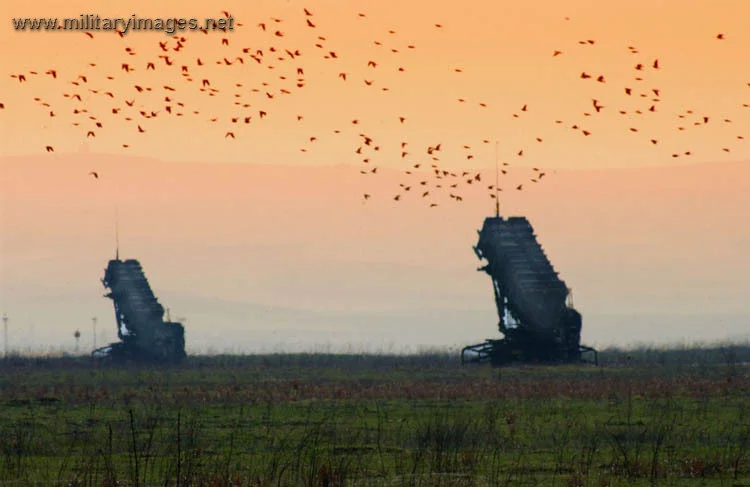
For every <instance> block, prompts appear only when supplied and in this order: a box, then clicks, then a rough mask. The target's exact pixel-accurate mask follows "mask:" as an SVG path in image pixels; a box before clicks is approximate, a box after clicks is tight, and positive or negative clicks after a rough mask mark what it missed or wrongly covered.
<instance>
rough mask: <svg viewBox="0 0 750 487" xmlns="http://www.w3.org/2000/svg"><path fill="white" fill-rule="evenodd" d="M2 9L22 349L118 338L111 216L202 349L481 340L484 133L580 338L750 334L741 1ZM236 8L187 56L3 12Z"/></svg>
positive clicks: (488, 328)
mask: <svg viewBox="0 0 750 487" xmlns="http://www.w3.org/2000/svg"><path fill="white" fill-rule="evenodd" d="M5 5H7V6H8V8H3V14H4V16H5V17H6V18H5V19H4V20H2V22H3V23H2V24H0V52H1V53H2V54H0V61H2V62H1V63H0V65H1V66H2V68H1V69H2V73H0V103H2V104H3V108H2V109H0V191H2V194H1V195H0V196H2V199H1V200H0V202H1V204H2V207H0V210H2V213H1V215H2V219H0V238H2V253H1V254H0V257H1V259H0V263H1V264H2V266H0V272H1V274H0V281H1V282H0V284H2V287H0V290H1V291H2V294H1V295H0V299H1V300H2V306H1V307H2V309H3V310H7V312H8V314H9V315H11V316H12V317H13V323H14V325H13V327H12V329H11V332H12V335H11V336H12V338H13V339H14V341H15V343H17V344H24V346H38V347H48V346H54V345H65V346H67V345H70V344H72V330H74V329H75V328H76V327H80V328H82V329H84V328H85V329H88V328H86V327H88V326H89V323H90V318H91V317H92V316H98V317H99V323H100V325H99V328H100V330H102V331H101V333H102V334H103V335H102V336H101V337H100V340H99V341H100V343H101V342H102V341H103V340H104V339H113V337H114V324H113V323H110V321H112V320H113V317H112V310H111V306H110V304H111V303H109V302H108V301H107V300H105V299H102V298H101V297H100V295H101V294H102V292H103V290H102V289H101V286H100V283H99V278H100V277H101V274H102V273H103V268H104V267H105V266H106V261H107V260H108V259H109V258H111V257H112V248H113V243H112V240H113V233H114V232H113V220H114V213H115V208H117V209H118V211H119V214H120V221H121V227H122V232H121V233H122V243H123V251H124V252H125V254H127V255H126V256H127V257H135V258H138V259H140V260H141V261H142V263H143V265H144V268H145V271H146V274H147V276H148V277H149V279H150V280H151V283H152V287H153V288H154V290H155V292H156V294H157V296H158V297H159V298H160V300H161V301H162V302H163V303H164V305H165V306H167V307H170V308H171V309H173V310H174V312H175V313H177V315H178V316H179V317H183V318H185V319H186V328H187V333H188V335H187V336H188V346H189V348H191V349H192V350H206V349H209V348H213V349H220V350H225V349H230V348H231V349H236V350H258V349H264V348H265V349H268V348H273V347H280V348H285V349H299V348H305V347H310V346H312V345H310V344H312V343H316V344H336V345H337V346H338V345H340V344H346V343H352V344H358V345H357V346H367V347H370V348H375V349H377V348H379V347H380V348H388V347H390V346H394V347H396V348H399V347H401V346H403V345H408V346H412V347H414V346H417V345H419V344H428V345H460V344H466V343H471V342H475V341H481V340H482V339H484V338H488V337H491V336H494V335H495V333H496V331H495V330H496V328H495V324H496V321H497V316H496V314H495V310H494V307H493V301H492V293H491V287H490V283H489V278H488V277H487V276H485V275H483V274H480V273H477V272H476V271H475V270H474V268H475V267H478V266H479V265H481V263H479V262H478V261H477V260H476V258H475V256H474V254H473V252H471V246H472V245H473V244H475V243H476V232H475V230H476V229H478V228H480V227H481V223H482V219H483V218H484V217H485V216H487V214H488V213H490V212H491V210H492V207H493V205H492V200H491V199H490V198H489V194H490V191H488V188H487V186H489V185H491V184H493V183H494V174H493V173H492V170H491V168H492V167H493V166H494V162H495V161H494V143H492V142H494V141H495V140H497V141H498V142H499V154H498V155H499V158H500V160H501V161H502V162H506V163H507V164H508V165H507V166H503V167H505V168H506V170H507V171H508V174H506V175H504V176H503V180H502V187H503V193H501V201H502V204H503V209H504V212H506V211H507V213H508V214H511V213H512V214H518V215H527V216H529V218H530V219H531V220H532V224H533V225H534V226H535V228H536V230H537V234H538V236H539V239H540V241H541V243H542V245H543V246H544V247H545V249H546V250H547V251H548V254H549V255H550V258H551V260H552V263H553V265H555V267H556V268H557V269H558V270H559V271H560V272H561V276H562V278H563V279H565V280H566V282H567V283H568V285H569V286H571V287H572V288H573V289H574V298H575V303H576V306H577V307H579V308H580V309H581V310H582V312H583V314H584V339H585V340H588V341H589V342H591V343H595V344H607V343H630V342H633V341H647V342H649V341H661V342H665V341H682V340H688V341H690V340H694V339H701V340H711V339H724V338H727V337H728V336H741V335H746V334H747V330H748V329H749V328H750V326H749V325H750V310H749V309H748V305H747V304H746V302H747V296H748V294H750V284H748V283H749V282H750V281H749V280H748V279H747V277H746V276H747V275H748V272H750V268H748V264H747V262H748V259H747V258H746V255H745V249H746V248H747V244H750V239H749V238H748V231H747V230H746V229H745V227H746V225H745V222H746V221H747V220H748V218H747V217H748V216H749V215H748V213H749V210H748V208H749V207H750V201H748V196H747V195H748V189H750V188H749V187H748V184H747V182H746V181H747V179H746V178H747V176H748V175H750V173H749V172H748V169H747V165H746V164H745V161H748V160H750V149H748V147H749V146H748V142H747V141H746V140H745V137H750V130H748V129H749V128H750V84H749V83H750V72H748V70H747V68H746V67H747V66H748V53H749V52H750V51H748V50H747V46H748V45H750V4H746V3H745V2H738V1H714V2H704V1H685V0H680V1H677V0H675V1H660V2H654V1H653V0H651V1H645V0H634V1H631V2H628V3H627V4H618V5H617V6H616V7H615V6H614V4H610V3H606V2H595V1H584V0H575V1H541V0H537V1H528V2H517V3H516V4H513V5H510V4H508V3H507V2H491V1H484V0H483V1H477V2H470V3H456V2H443V3H439V2H438V3H435V2H424V1H407V2H391V1H387V2H383V1H377V2H376V1H371V2H370V1H367V2H356V3H354V2H342V1H340V2H334V1H318V2H315V4H303V3H300V2H296V1H285V2H271V1H265V2H250V3H248V2H226V3H224V4H221V5H219V4H216V3H206V2H183V1H181V2H171V1H170V2H159V4H158V6H154V4H153V2H146V1H135V2H129V3H127V4H126V5H125V4H123V6H119V5H118V6H102V4H97V3H94V2H90V1H66V2H57V1H47V2H35V4H34V6H33V8H31V7H30V6H29V4H28V2H21V1H17V0H11V1H9V2H6V3H5V4H4V6H5ZM303 8H307V9H308V11H309V12H310V13H311V14H312V15H306V13H305V12H304V10H303ZM222 10H226V11H228V12H230V13H231V15H232V16H233V18H234V19H235V22H236V23H239V24H242V26H241V27H238V28H237V29H236V30H235V31H233V32H226V33H222V32H210V33H208V34H203V33H201V32H183V33H180V34H178V36H179V37H184V40H180V45H178V40H179V39H174V38H172V37H170V36H168V35H166V34H164V33H163V32H143V31H141V32H130V33H128V34H127V35H125V36H123V37H120V36H118V35H117V34H115V33H112V32H93V38H90V37H89V36H87V35H85V34H84V33H82V32H63V31H56V32H18V31H14V29H13V27H12V21H11V18H13V17H15V18H22V17H28V16H44V17H55V16H57V17H59V18H60V19H62V18H63V17H78V16H79V15H80V14H92V15H99V16H101V17H125V18H128V17H130V16H131V15H132V14H137V15H138V16H140V17H170V18H171V17H184V18H190V17H195V18H198V19H199V20H201V21H202V20H203V19H204V18H205V17H221V16H223V15H224V14H222ZM360 13H362V14H364V16H360V15H359V14H360ZM274 19H280V20H281V22H276V21H275V20H274ZM308 21H309V22H310V23H312V24H313V25H314V27H310V25H309V24H308V23H307V22H308ZM259 23H263V24H264V25H265V27H266V29H265V30H263V29H261V28H260V27H259V25H258V24H259ZM435 24H439V25H440V27H437V26H436V25H435ZM390 31H393V32H390ZM277 32H278V34H277ZM719 34H722V37H723V38H722V39H719V38H717V36H718V35H719ZM320 37H322V39H321V38H320ZM222 40H225V41H224V42H223V41H222ZM589 40H591V41H594V42H593V44H592V43H589V42H587V41H589ZM159 43H164V44H163V47H160V44H159ZM316 44H318V45H319V46H316ZM175 49H177V50H175ZM274 50H275V52H274ZM287 50H288V51H289V52H287ZM258 51H261V52H262V55H260V53H259V52H258ZM556 51H561V53H559V54H558V55H554V56H553V54H554V53H555V52H556ZM131 53H132V54H131ZM251 54H252V55H255V56H256V57H257V58H258V59H260V61H261V62H260V63H259V62H257V61H256V60H255V59H253V58H252V57H251ZM159 56H167V58H166V59H165V58H163V57H162V58H160V57H159ZM334 56H335V57H334ZM238 57H240V58H241V59H242V61H239V60H238V59H237V58H238ZM279 58H281V59H279ZM199 59H200V64H199V62H198V60H199ZM656 60H658V63H656V64H655V61H656ZM167 61H169V63H171V65H167ZM149 62H153V66H154V69H150V67H149V65H148V63H149ZM370 62H372V63H370ZM230 63H231V64H230ZM92 64H93V65H92ZM125 64H126V65H127V68H128V69H129V70H130V71H127V72H126V71H125V70H124V69H123V65H125ZM373 64H374V66H373ZM639 64H641V65H642V69H636V66H637V65H639ZM183 66H185V67H186V68H184V69H183ZM50 70H54V72H55V74H56V77H53V76H51V75H50V74H46V73H47V72H51V71H50ZM32 71H33V72H36V73H37V74H32ZM582 73H586V74H587V75H591V77H590V78H585V79H584V78H582ZM20 75H23V76H24V77H25V81H24V82H22V83H21V82H19V76H20ZM600 76H602V78H601V81H597V78H599V77H600ZM108 77H109V78H111V79H109V78H108ZM344 77H345V78H346V79H343V78H344ZM638 78H640V79H638ZM204 80H205V81H204ZM298 85H301V86H298ZM384 88H385V89H386V90H384ZM76 95H77V96H78V97H80V100H78V98H77V97H76ZM460 100H463V101H460ZM743 104H744V105H747V106H743ZM524 106H525V109H523V108H524ZM597 107H599V109H598V111H597ZM141 112H142V113H141ZM152 112H153V113H152ZM261 112H263V116H261ZM179 114H181V115H179ZM246 117H250V118H249V119H248V123H246V122H245V119H246ZM300 117H301V118H300ZM704 117H707V118H704ZM128 118H129V119H130V120H128ZM402 119H403V120H402ZM355 120H356V123H354V121H355ZM139 127H140V129H139ZM584 131H585V132H584ZM89 132H93V135H90V134H89ZM230 132H231V134H232V135H233V136H234V137H232V136H228V135H227V134H228V133H230ZM586 134H588V135H586ZM365 137H367V139H366V138H365ZM368 139H372V143H370V144H368V143H366V141H367V140H368ZM484 141H490V143H485V142H484ZM438 144H440V150H439V151H437V152H436V151H432V152H433V153H432V154H428V147H433V148H434V147H436V146H437V145H438ZM48 146H49V147H50V148H51V151H48V150H47V147H48ZM376 146H377V147H378V150H375V147H376ZM359 148H361V149H359ZM358 149H359V153H357V152H355V151H357V150H358ZM521 151H523V152H521ZM674 156H677V157H674ZM433 157H436V158H437V159H434V158H433ZM364 159H367V161H366V162H365V161H363V160H364ZM417 164H419V165H420V166H419V167H415V165H417ZM431 164H434V165H437V166H438V167H439V169H440V170H441V171H449V172H454V173H456V174H458V175H459V177H455V178H453V177H451V176H446V177H445V178H444V179H443V180H436V179H435V178H434V177H433V175H432V173H431V172H430V171H431V170H432V169H433V168H430V165H431ZM690 164H698V165H697V166H689V165H690ZM647 166H648V167H654V168H656V169H637V168H644V167H647ZM535 167H536V168H542V171H545V172H546V175H545V179H543V180H541V181H540V183H539V184H536V183H533V182H531V181H530V178H532V177H535V175H537V174H538V173H539V172H540V171H535V170H534V169H533V168H535ZM374 168H378V169H376V171H377V172H376V173H374V174H373V173H372V171H373V169H374ZM488 168H489V170H488ZM615 168H623V169H615ZM425 169H427V170H428V171H427V172H423V171H424V170H425ZM92 170H95V171H97V172H98V173H99V174H100V176H101V177H100V178H99V179H98V180H95V179H94V178H92V177H91V176H90V175H89V174H88V173H89V171H92ZM363 170H366V171H368V174H367V175H363V174H361V173H360V171H363ZM407 170H408V171H411V172H412V173H413V174H405V171H407ZM480 170H481V172H482V176H483V179H482V180H481V181H476V180H474V182H473V183H474V184H472V185H470V186H469V185H467V184H466V179H467V178H468V176H461V173H462V172H463V171H469V172H471V175H470V176H472V177H473V176H474V174H475V173H476V172H477V171H480ZM420 181H427V184H425V185H421V184H420ZM400 184H401V185H403V186H410V187H412V186H413V187H412V188H411V192H406V191H404V188H403V186H399V185H400ZM438 184H440V185H441V186H442V187H438V186H437V185H438ZM453 184H456V187H454V188H452V187H451V185H453ZM518 184H524V190H523V191H516V190H515V187H516V185H518ZM417 191H418V192H417ZM425 191H428V192H429V194H428V195H427V196H425V197H422V194H423V193H424V192H425ZM365 193H366V194H369V195H371V198H370V199H369V200H367V201H366V202H365V201H364V200H363V194H365ZM396 194H402V197H401V200H400V201H394V200H393V198H394V196H395V195H396ZM451 194H452V195H454V196H455V195H460V196H461V197H462V198H463V201H461V202H456V200H455V199H454V198H451V197H450V195H451ZM429 204H437V205H438V206H437V207H434V208H430V207H429ZM698 215H699V216H700V218H698ZM634 316H636V317H637V316H640V318H634ZM87 333H88V332H87ZM107 333H109V334H108V335H107ZM84 339H87V340H88V343H89V345H87V346H90V342H91V340H90V333H88V334H84V337H83V338H82V346H83V344H84ZM66 344H67V345H66ZM362 344H364V345H362Z"/></svg>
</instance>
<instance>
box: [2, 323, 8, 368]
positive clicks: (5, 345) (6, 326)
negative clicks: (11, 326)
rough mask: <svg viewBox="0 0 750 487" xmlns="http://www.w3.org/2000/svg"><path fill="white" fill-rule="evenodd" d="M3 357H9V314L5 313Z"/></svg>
mask: <svg viewBox="0 0 750 487" xmlns="http://www.w3.org/2000/svg"><path fill="white" fill-rule="evenodd" d="M3 358H8V315H7V314H5V313H3Z"/></svg>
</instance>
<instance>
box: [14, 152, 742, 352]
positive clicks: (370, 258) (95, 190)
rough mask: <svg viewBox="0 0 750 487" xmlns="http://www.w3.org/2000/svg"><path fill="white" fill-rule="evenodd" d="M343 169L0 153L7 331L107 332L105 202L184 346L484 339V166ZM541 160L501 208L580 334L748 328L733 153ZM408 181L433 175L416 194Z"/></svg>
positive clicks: (720, 334) (716, 334)
mask: <svg viewBox="0 0 750 487" xmlns="http://www.w3.org/2000/svg"><path fill="white" fill-rule="evenodd" d="M91 170H95V171H97V173H98V175H99V178H98V179H95V178H93V177H92V176H90V175H89V174H88V173H89V171H91ZM359 170H360V167H359V166H356V165H339V166H326V167H313V166H311V167H302V166H287V165H252V164H247V165H243V164H212V163H172V162H162V161H157V160H151V159H146V158H134V157H133V158H131V157H126V156H111V155H104V154H75V155H50V156H44V157H41V156H33V157H31V156H30V157H3V158H0V198H1V199H0V211H1V216H0V236H1V237H2V241H1V244H2V252H1V253H0V257H1V258H2V261H1V264H2V267H1V269H2V272H1V273H0V280H1V281H2V282H0V285H1V286H2V287H0V289H1V290H2V294H1V295H0V299H1V300H2V303H0V307H1V308H2V309H3V310H7V312H8V314H9V315H10V316H12V317H14V321H13V323H16V326H15V327H12V328H11V331H12V333H16V334H17V335H12V337H13V336H15V337H16V338H15V339H14V340H15V342H16V343H31V342H33V343H35V344H42V345H45V344H46V345H50V344H58V343H60V342H61V341H70V342H71V343H72V332H73V330H74V329H75V328H76V327H78V328H81V330H82V331H84V330H88V328H86V327H87V326H89V323H90V318H91V316H94V315H96V316H99V318H100V327H99V328H100V329H101V330H109V331H107V333H109V339H112V338H113V336H114V325H113V319H111V318H109V317H110V316H112V315H111V313H112V310H111V306H110V303H109V302H108V301H107V300H105V299H102V298H101V294H102V291H103V289H102V287H101V284H100V283H99V278H101V276H102V274H103V268H104V267H105V265H106V263H107V260H108V259H110V258H112V256H113V254H114V246H115V244H114V240H115V230H114V227H115V223H114V221H115V208H117V213H118V214H119V228H120V244H121V245H120V246H121V255H122V256H123V257H135V258H138V259H139V260H140V261H141V262H142V264H143V265H144V269H145V271H146V274H147V276H148V277H149V279H150V280H151V284H152V287H153V288H154V290H155V292H156V294H157V296H158V297H159V299H160V301H161V302H162V303H163V304H164V305H165V306H167V307H171V309H172V313H173V317H174V316H175V315H177V316H178V317H185V318H187V321H186V329H187V333H188V347H189V348H192V349H205V348H209V347H213V348H219V349H224V348H234V349H238V350H252V349H260V348H263V347H265V348H268V347H275V346H280V347H287V348H294V347H297V348H300V347H301V348H304V345H305V344H309V343H322V344H325V343H332V344H341V343H369V344H373V343H382V344H391V345H395V346H396V347H399V346H401V345H402V344H408V345H411V346H416V345H418V344H430V345H433V344H460V343H470V342H474V341H477V340H482V339H484V338H487V337H491V336H494V335H496V333H497V332H496V321H497V316H496V313H495V310H494V304H493V301H492V291H491V288H490V282H489V278H488V277H487V276H486V275H484V274H482V273H478V272H476V270H475V269H476V268H477V267H478V266H479V265H481V264H480V262H479V261H477V260H476V257H475V256H474V254H473V252H472V250H471V246H472V245H474V244H475V243H476V238H477V234H476V230H477V229H478V228H480V227H481V224H482V220H483V218H484V217H486V216H488V215H489V214H491V213H492V212H493V203H492V200H490V199H489V197H488V196H487V194H486V193H487V188H486V186H487V185H489V184H493V183H494V171H493V170H492V169H482V170H480V171H479V172H481V179H482V181H481V182H477V181H475V182H474V183H473V184H472V185H471V186H467V189H461V188H455V189H450V188H448V190H446V191H445V192H444V193H445V194H443V195H439V196H437V197H436V198H435V199H431V198H433V195H434V194H436V193H437V192H438V190H436V189H435V188H434V187H431V186H432V185H433V182H434V180H433V179H430V178H431V175H430V174H428V173H422V174H416V175H414V176H412V177H411V180H412V181H411V183H408V184H411V185H412V189H411V191H410V192H408V193H406V195H405V196H403V197H402V201H399V202H396V201H394V200H393V196H394V195H395V194H396V193H397V191H398V190H399V189H400V188H399V186H398V184H399V182H402V181H406V179H405V178H407V176H405V175H404V174H403V173H402V172H400V171H396V170H394V169H387V168H381V169H380V170H379V172H378V174H375V175H367V176H364V175H362V174H360V172H359ZM542 170H544V169H542ZM546 172H547V174H546V175H545V177H544V178H543V179H542V181H541V183H540V184H535V183H531V182H528V181H525V180H526V179H527V178H528V174H530V173H531V170H530V169H529V168H527V169H524V170H515V169H514V170H511V174H509V176H508V179H507V180H506V181H505V183H504V184H503V185H502V186H503V187H504V191H503V192H502V193H501V213H502V214H504V215H524V216H527V217H528V218H529V219H530V221H531V223H532V224H533V225H534V228H535V230H536V233H537V235H538V238H539V240H540V241H541V243H542V245H543V246H544V248H545V250H546V251H547V253H548V255H549V257H550V259H551V261H552V263H553V265H554V266H555V268H556V270H558V271H559V272H560V274H561V277H562V278H563V279H564V280H565V281H566V282H567V283H568V285H569V286H571V287H572V288H573V290H574V295H573V297H574V301H575V305H576V307H578V308H579V309H580V310H581V311H582V313H583V315H584V340H586V341H589V342H592V343H598V344H609V343H620V344H622V343H627V342H633V341H643V342H654V341H657V342H658V341H670V340H683V339H684V340H687V341H692V340H697V339H709V340H710V339H721V338H724V337H725V336H730V335H738V334H742V333H746V332H747V330H748V324H750V319H748V317H749V316H750V305H748V304H747V303H748V302H750V300H748V296H750V277H748V276H750V259H748V257H747V255H746V253H745V252H746V249H748V248H750V228H749V227H748V226H747V224H746V222H747V221H749V220H750V218H749V217H750V164H745V163H732V164H729V163H722V164H699V165H693V166H679V167H677V166H676V167H669V168H667V167H662V168H637V169H607V170H581V171H574V170H559V169H558V170H554V171H553V170H550V171H546ZM473 175H474V172H472V176H473ZM422 180H429V181H433V182H431V183H430V184H429V185H428V187H429V191H430V192H431V194H430V195H428V197H426V198H422V196H421V193H422V192H423V191H422V188H423V187H422V186H421V185H420V184H419V182H420V181H422ZM524 181H525V182H524ZM443 183H444V185H445V186H447V185H449V184H452V183H453V180H451V181H448V182H447V183H445V181H443ZM480 183H481V187H482V189H480V187H479V186H480ZM521 183H523V184H524V190H522V191H516V190H515V189H514V187H515V185H516V184H521ZM405 184H407V183H405ZM464 186H466V185H465V184H464ZM529 190H530V191H529ZM415 191H419V194H417V193H415ZM448 191H452V192H454V193H455V194H461V196H462V197H463V201H461V202H458V203H457V202H455V201H453V200H452V199H450V198H449V197H448V196H447V193H448ZM364 193H368V194H371V195H372V198H371V199H370V200H368V201H367V202H365V201H364V200H363V197H362V195H363V194H364ZM428 200H429V201H434V202H436V203H438V205H439V206H437V207H435V208H429V207H428V205H427V204H426V203H425V201H428ZM87 336H89V335H87V334H84V337H83V338H82V346H83V343H84V341H85V339H86V337H87ZM98 341H99V343H102V341H103V340H102V339H99V340H98ZM391 345H389V346H391Z"/></svg>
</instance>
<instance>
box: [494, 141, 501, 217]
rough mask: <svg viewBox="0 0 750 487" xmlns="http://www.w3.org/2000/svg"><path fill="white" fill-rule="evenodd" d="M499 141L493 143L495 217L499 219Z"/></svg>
mask: <svg viewBox="0 0 750 487" xmlns="http://www.w3.org/2000/svg"><path fill="white" fill-rule="evenodd" d="M499 146H500V141H498V140H496V141H495V216H496V217H498V218H500V188H499V187H498V186H499V185H500V158H499V156H498V154H499V149H498V148H499Z"/></svg>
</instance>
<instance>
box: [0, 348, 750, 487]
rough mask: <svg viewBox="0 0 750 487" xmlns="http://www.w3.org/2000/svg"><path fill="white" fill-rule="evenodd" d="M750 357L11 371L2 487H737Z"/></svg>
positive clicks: (713, 353)
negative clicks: (501, 364) (493, 364)
mask: <svg viewBox="0 0 750 487" xmlns="http://www.w3.org/2000/svg"><path fill="white" fill-rule="evenodd" d="M748 355H750V347H747V346H736V347H725V348H715V349H710V350H668V351H659V350H650V351H649V350H637V351H631V352H624V351H616V350H611V351H606V352H604V353H602V354H601V364H602V365H601V366H600V367H595V366H586V365H581V366H561V367H547V366H533V367H532V366H524V367H510V368H503V369H491V368H490V367H487V366H477V365H465V366H461V364H460V363H459V361H458V359H457V358H456V357H455V356H452V355H441V354H434V355H419V356H373V355H362V356H356V355H264V356H244V357H238V356H220V357H191V358H189V359H188V361H187V362H186V363H185V364H183V365H180V366H178V367H146V366H136V365H120V366H115V365H113V364H95V363H92V362H91V361H90V360H89V359H88V358H44V359H33V358H10V359H8V360H6V361H5V362H4V363H1V364H0V484H2V485H19V486H20V485H91V486H99V485H141V486H145V485H178V484H179V485H193V486H194V485H243V486H244V485H478V486H482V485H545V486H547V485H562V486H583V485H592V486H600V485H611V486H615V485H623V486H625V485H628V486H629V485H688V486H689V485H696V486H697V485H726V486H740V485H750V367H748V366H747V365H746V363H747V361H748V360H747V359H748ZM178 478H179V479H180V481H179V482H178Z"/></svg>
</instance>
